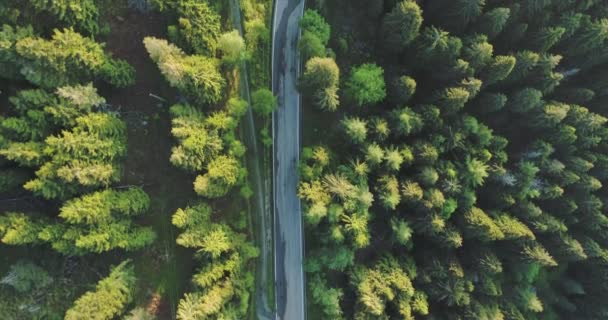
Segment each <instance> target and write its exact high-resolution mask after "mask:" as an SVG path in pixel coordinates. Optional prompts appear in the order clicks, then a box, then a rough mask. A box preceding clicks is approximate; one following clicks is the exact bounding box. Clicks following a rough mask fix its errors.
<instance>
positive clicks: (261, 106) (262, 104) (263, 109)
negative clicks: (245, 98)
mask: <svg viewBox="0 0 608 320" xmlns="http://www.w3.org/2000/svg"><path fill="white" fill-rule="evenodd" d="M277 104H278V102H277V98H276V97H275V96H274V95H273V94H272V91H270V90H268V89H265V88H263V89H258V90H256V91H255V92H253V94H252V95H251V107H252V108H253V111H255V112H256V113H258V114H259V115H261V116H264V117H269V116H270V115H271V114H272V112H273V111H274V110H275V109H276V108H277Z"/></svg>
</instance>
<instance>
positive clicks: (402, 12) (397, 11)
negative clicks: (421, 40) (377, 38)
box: [382, 0, 422, 51]
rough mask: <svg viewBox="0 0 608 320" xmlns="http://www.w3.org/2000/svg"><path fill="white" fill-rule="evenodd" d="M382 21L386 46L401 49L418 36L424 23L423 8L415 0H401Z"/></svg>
mask: <svg viewBox="0 0 608 320" xmlns="http://www.w3.org/2000/svg"><path fill="white" fill-rule="evenodd" d="M382 23H383V24H382V28H383V31H384V42H385V45H386V47H387V48H388V49H389V50H395V51H400V50H403V49H404V48H405V47H407V45H409V44H410V43H411V42H412V41H413V40H414V39H415V38H416V37H417V36H418V32H419V30H420V26H421V25H422V10H421V9H420V7H419V6H418V4H417V3H416V2H414V1H410V0H404V1H400V2H398V3H397V4H396V5H395V7H393V9H392V10H391V11H390V12H389V13H388V14H387V15H386V16H385V17H384V19H383V22H382Z"/></svg>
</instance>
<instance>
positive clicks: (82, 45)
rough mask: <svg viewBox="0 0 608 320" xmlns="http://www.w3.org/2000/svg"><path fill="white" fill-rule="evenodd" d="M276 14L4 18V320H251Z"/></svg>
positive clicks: (139, 9)
mask: <svg viewBox="0 0 608 320" xmlns="http://www.w3.org/2000/svg"><path fill="white" fill-rule="evenodd" d="M235 5H236V6H238V5H240V6H242V8H239V7H236V10H233V8H232V6H235ZM270 5H271V2H269V1H262V0H249V1H241V2H240V3H239V2H231V1H228V0H226V1H196V0H179V1H168V0H150V1H147V0H128V1H127V0H125V1H109V0H69V1H46V0H27V1H20V0H5V1H1V2H0V21H2V27H1V28H0V71H1V73H0V105H1V106H2V107H1V109H0V211H1V215H0V252H2V253H1V254H0V314H1V316H0V318H2V319H7V320H26V319H66V320H77V319H96V320H105V319H107V320H109V319H130V320H142V319H147V320H149V319H180V320H191V319H246V318H253V316H252V314H253V313H252V312H253V310H254V308H253V307H252V306H251V304H250V303H251V301H252V299H251V297H252V295H253V294H254V291H255V290H254V280H255V276H254V273H255V263H254V261H255V259H256V258H257V257H258V255H259V249H258V248H257V247H256V246H255V245H254V243H253V242H254V237H253V234H252V222H251V215H250V213H249V211H248V209H247V208H248V202H249V199H250V198H251V196H252V193H253V191H252V188H251V187H250V181H249V178H248V170H247V168H246V166H247V165H246V162H245V159H244V155H245V152H246V149H247V148H246V146H245V143H244V142H243V135H244V130H243V129H242V126H241V120H242V119H243V117H244V115H245V114H246V112H247V111H248V110H249V104H250V101H249V99H247V98H246V97H243V96H242V95H241V94H240V90H241V88H240V79H241V78H243V77H248V75H247V74H242V73H241V72H240V66H241V64H242V63H244V62H245V61H247V62H248V64H249V65H250V67H251V68H252V70H256V71H257V72H259V74H260V75H259V76H256V77H252V78H251V80H250V81H251V82H252V83H253V85H252V87H253V88H254V89H255V92H254V94H253V97H252V101H253V102H251V104H252V107H253V109H254V110H255V112H256V115H255V118H256V121H257V122H259V123H260V124H263V123H264V120H263V119H264V118H265V117H267V114H268V112H272V110H273V108H274V104H273V103H274V100H273V98H274V97H273V96H272V93H271V92H270V90H269V89H268V84H267V83H268V82H269V80H268V77H269V72H266V69H268V67H269V66H268V64H269V63H268V60H269V59H267V58H266V54H267V53H268V51H269V49H268V48H269V46H270V43H269V36H268V35H267V34H269V31H268V24H269V22H270V20H269V19H267V17H268V16H269V12H270V10H271V7H270ZM231 12H236V13H237V14H238V15H240V14H241V13H242V14H243V16H244V18H243V20H244V24H245V27H244V30H237V29H238V27H240V26H239V25H237V24H236V21H239V24H240V23H241V22H240V21H241V20H240V19H241V18H240V16H239V17H238V20H237V17H235V16H233V15H231ZM266 74H268V75H266ZM258 112H259V113H258ZM256 134H258V133H256ZM266 135H268V133H266ZM259 136H260V137H262V135H261V133H259Z"/></svg>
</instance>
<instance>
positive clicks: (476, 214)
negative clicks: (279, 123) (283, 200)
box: [298, 0, 608, 320]
mask: <svg viewBox="0 0 608 320" xmlns="http://www.w3.org/2000/svg"><path fill="white" fill-rule="evenodd" d="M300 27H301V29H302V37H301V38H300V41H299V44H298V45H299V48H300V50H301V54H302V56H303V63H304V65H303V72H302V75H301V77H300V79H299V87H300V89H301V91H302V93H303V96H304V101H305V102H304V104H305V106H304V108H303V127H304V128H305V129H304V131H303V139H304V144H305V145H306V146H305V148H304V149H303V151H302V159H301V164H300V185H299V197H300V199H301V200H302V202H303V206H304V209H303V215H304V219H305V222H306V227H305V228H306V239H307V240H306V241H307V244H306V249H307V252H306V260H305V266H306V272H307V274H306V278H307V285H308V289H307V290H308V292H307V295H308V299H309V302H308V303H309V304H310V306H309V309H308V318H310V319H358V320H362V319H488V320H503V319H504V320H533V319H589V320H592V319H593V320H599V319H608V307H607V305H606V303H605V301H606V297H608V277H607V276H608V250H607V249H608V229H607V227H608V220H607V218H606V205H607V204H608V203H607V200H608V198H607V193H606V189H605V188H603V184H605V183H606V180H607V178H608V175H607V172H608V171H606V170H607V168H608V167H607V166H608V162H607V161H608V158H607V157H606V152H607V151H608V130H607V127H606V122H607V118H606V116H607V115H608V111H607V109H606V107H605V106H604V103H606V102H608V100H607V99H606V98H607V92H606V88H607V85H608V81H607V80H608V78H606V76H605V72H606V70H607V69H606V68H607V67H608V3H607V2H606V1H601V0H585V1H576V0H538V1H537V0H522V1H509V0H485V1H484V0H426V1H425V0H421V1H414V0H404V1H391V0H387V1H362V0H350V1H345V0H336V1H323V0H318V1H311V3H309V9H308V10H307V11H306V12H305V13H304V17H303V18H302V20H301V22H300Z"/></svg>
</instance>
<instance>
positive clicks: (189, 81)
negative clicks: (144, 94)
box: [144, 37, 226, 104]
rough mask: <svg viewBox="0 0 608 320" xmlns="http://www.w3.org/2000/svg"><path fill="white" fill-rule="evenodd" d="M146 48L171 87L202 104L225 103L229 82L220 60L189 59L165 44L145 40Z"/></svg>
mask: <svg viewBox="0 0 608 320" xmlns="http://www.w3.org/2000/svg"><path fill="white" fill-rule="evenodd" d="M144 45H145V46H146V50H148V54H149V55H150V58H151V59H152V60H153V61H154V62H156V64H157V65H158V68H159V69H160V71H161V73H162V74H163V75H164V76H165V79H166V80H167V81H168V82H169V84H170V85H171V86H173V87H176V88H177V89H179V90H181V91H182V92H183V93H184V94H186V95H188V96H189V97H191V98H192V99H193V100H194V101H196V102H198V103H201V104H215V103H218V102H219V101H220V100H221V99H222V97H223V93H224V87H225V85H226V81H225V80H224V78H223V77H222V75H221V74H220V72H219V63H218V61H217V60H215V59H212V58H207V57H204V56H198V55H192V56H187V55H186V54H185V53H184V52H183V51H181V50H180V49H179V48H178V47H176V46H174V45H172V44H170V43H168V42H167V41H166V40H162V39H156V38H153V37H146V38H144Z"/></svg>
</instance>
